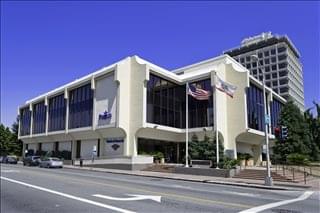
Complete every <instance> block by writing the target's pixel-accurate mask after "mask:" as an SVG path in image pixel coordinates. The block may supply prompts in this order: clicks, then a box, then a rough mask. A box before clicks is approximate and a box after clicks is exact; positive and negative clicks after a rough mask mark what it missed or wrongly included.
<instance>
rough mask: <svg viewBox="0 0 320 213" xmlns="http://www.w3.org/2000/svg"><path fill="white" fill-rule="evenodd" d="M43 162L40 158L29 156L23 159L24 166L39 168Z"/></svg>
mask: <svg viewBox="0 0 320 213" xmlns="http://www.w3.org/2000/svg"><path fill="white" fill-rule="evenodd" d="M40 162H41V159H40V156H35V155H34V156H28V157H25V158H24V159H23V165H24V166H38V165H39V164H40Z"/></svg>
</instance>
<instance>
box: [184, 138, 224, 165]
mask: <svg viewBox="0 0 320 213" xmlns="http://www.w3.org/2000/svg"><path fill="white" fill-rule="evenodd" d="M223 151H224V148H223V144H222V142H221V141H220V140H219V155H220V159H222V158H223ZM189 153H190V156H191V158H192V159H197V160H215V159H216V141H215V139H212V138H210V137H209V136H207V135H205V136H204V138H203V140H201V141H199V140H198V137H197V135H195V134H194V135H193V136H192V137H191V141H190V142H189Z"/></svg>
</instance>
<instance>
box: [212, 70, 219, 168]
mask: <svg viewBox="0 0 320 213" xmlns="http://www.w3.org/2000/svg"><path fill="white" fill-rule="evenodd" d="M216 83H217V73H216V71H214V94H213V97H214V102H213V103H214V113H213V118H214V130H213V131H214V133H215V138H216V160H217V167H216V168H217V169H219V134H218V116H217V114H218V113H217V88H216Z"/></svg>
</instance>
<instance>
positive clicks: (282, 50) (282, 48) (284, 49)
mask: <svg viewBox="0 0 320 213" xmlns="http://www.w3.org/2000/svg"><path fill="white" fill-rule="evenodd" d="M286 49H287V48H286V47H278V53H282V52H285V51H286Z"/></svg>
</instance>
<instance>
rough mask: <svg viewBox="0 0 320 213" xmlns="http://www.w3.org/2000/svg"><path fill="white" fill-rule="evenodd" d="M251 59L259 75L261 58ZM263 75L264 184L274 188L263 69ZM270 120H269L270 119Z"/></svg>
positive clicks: (262, 71) (254, 56) (253, 56)
mask: <svg viewBox="0 0 320 213" xmlns="http://www.w3.org/2000/svg"><path fill="white" fill-rule="evenodd" d="M251 58H252V60H253V61H256V62H257V69H258V74H259V64H260V62H259V57H258V56H257V55H251ZM261 73H262V86H263V114H264V120H263V122H264V136H265V140H266V148H267V176H266V177H265V179H264V181H265V182H264V183H265V185H267V186H272V185H273V180H272V177H271V171H270V153H269V137H268V123H269V122H267V121H266V120H267V117H269V116H268V114H267V104H266V102H267V101H266V88H265V79H264V70H263V69H262V67H261ZM268 120H269V119H268Z"/></svg>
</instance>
